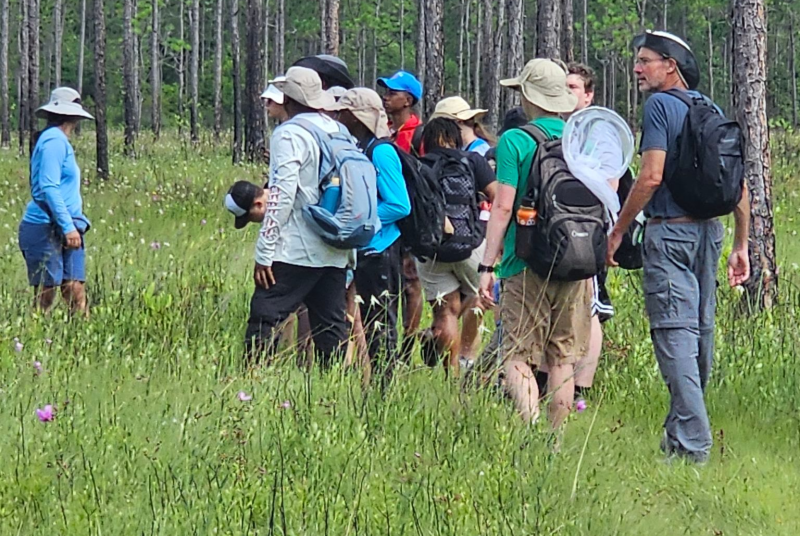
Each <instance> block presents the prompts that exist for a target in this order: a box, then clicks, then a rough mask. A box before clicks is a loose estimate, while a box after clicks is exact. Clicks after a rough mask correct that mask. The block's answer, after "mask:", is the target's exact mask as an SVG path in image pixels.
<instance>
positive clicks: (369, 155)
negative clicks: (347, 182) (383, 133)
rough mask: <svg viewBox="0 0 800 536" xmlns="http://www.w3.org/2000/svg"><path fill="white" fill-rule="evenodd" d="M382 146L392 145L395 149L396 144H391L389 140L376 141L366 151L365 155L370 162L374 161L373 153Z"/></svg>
mask: <svg viewBox="0 0 800 536" xmlns="http://www.w3.org/2000/svg"><path fill="white" fill-rule="evenodd" d="M381 145H391V146H393V147H394V144H393V143H392V142H390V141H389V140H383V139H376V140H375V141H374V142H373V143H371V144H370V145H369V147H367V149H366V150H365V151H364V154H365V155H367V158H369V160H370V162H371V161H372V155H373V153H374V152H375V149H377V148H378V147H380V146H381Z"/></svg>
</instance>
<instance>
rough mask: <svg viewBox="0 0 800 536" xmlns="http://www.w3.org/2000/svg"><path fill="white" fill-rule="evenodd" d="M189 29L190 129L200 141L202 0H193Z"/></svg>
mask: <svg viewBox="0 0 800 536" xmlns="http://www.w3.org/2000/svg"><path fill="white" fill-rule="evenodd" d="M189 31H190V32H191V33H192V35H191V47H192V49H191V54H190V56H189V94H190V98H191V102H190V105H189V131H190V137H191V140H192V143H197V142H199V141H200V132H199V130H198V121H199V118H198V116H197V112H198V110H197V106H198V99H199V88H198V84H199V78H198V69H199V68H200V0H192V7H191V9H190V11H189Z"/></svg>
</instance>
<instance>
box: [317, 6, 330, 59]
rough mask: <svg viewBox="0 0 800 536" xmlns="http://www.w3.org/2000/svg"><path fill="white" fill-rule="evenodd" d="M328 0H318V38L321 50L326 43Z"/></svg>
mask: <svg viewBox="0 0 800 536" xmlns="http://www.w3.org/2000/svg"><path fill="white" fill-rule="evenodd" d="M329 3H330V0H319V40H320V43H322V47H321V48H322V50H323V52H324V51H325V46H326V44H327V43H328V4H329Z"/></svg>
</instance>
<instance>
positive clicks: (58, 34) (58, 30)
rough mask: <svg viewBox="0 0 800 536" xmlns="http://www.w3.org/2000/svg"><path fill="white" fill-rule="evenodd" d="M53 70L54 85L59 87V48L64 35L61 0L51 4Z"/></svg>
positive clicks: (60, 57)
mask: <svg viewBox="0 0 800 536" xmlns="http://www.w3.org/2000/svg"><path fill="white" fill-rule="evenodd" d="M53 30H54V31H53V34H54V37H55V39H54V42H53V56H54V64H53V71H54V75H55V87H61V59H62V56H61V50H62V46H61V45H62V42H63V35H64V17H63V14H62V0H55V3H54V4H53Z"/></svg>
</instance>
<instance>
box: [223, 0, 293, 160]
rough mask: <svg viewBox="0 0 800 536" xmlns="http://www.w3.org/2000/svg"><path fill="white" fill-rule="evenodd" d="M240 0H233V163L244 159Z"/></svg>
mask: <svg viewBox="0 0 800 536" xmlns="http://www.w3.org/2000/svg"><path fill="white" fill-rule="evenodd" d="M281 1H282V0H281ZM240 48H241V47H240V40H239V0H231V63H232V64H233V65H232V67H233V163H234V164H238V163H240V162H241V161H242V148H243V147H242V67H241V65H240V63H241V50H240Z"/></svg>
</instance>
